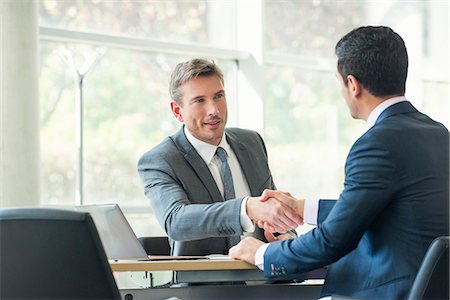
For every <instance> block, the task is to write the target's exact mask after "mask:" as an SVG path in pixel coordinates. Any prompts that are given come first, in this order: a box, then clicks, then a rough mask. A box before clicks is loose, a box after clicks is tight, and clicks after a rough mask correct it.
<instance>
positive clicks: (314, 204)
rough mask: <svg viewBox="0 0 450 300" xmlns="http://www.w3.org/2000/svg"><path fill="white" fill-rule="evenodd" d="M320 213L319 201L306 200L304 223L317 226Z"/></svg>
mask: <svg viewBox="0 0 450 300" xmlns="http://www.w3.org/2000/svg"><path fill="white" fill-rule="evenodd" d="M318 212H319V199H306V200H305V207H304V208H303V221H304V222H305V223H306V224H309V225H317V214H318Z"/></svg>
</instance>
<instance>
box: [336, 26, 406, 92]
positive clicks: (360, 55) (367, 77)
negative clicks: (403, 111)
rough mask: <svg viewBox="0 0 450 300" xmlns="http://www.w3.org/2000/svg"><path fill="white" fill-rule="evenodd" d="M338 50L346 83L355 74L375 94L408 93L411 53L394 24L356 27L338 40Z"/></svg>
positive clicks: (340, 68)
mask: <svg viewBox="0 0 450 300" xmlns="http://www.w3.org/2000/svg"><path fill="white" fill-rule="evenodd" d="M335 52H336V55H337V58H338V63H337V69H338V72H339V73H340V74H341V76H342V78H343V79H344V82H345V84H347V76H348V75H353V76H355V78H356V79H357V80H358V81H359V82H360V83H361V84H362V85H363V87H364V88H365V89H366V90H368V91H369V92H370V93H371V94H372V95H374V96H377V97H383V96H394V95H404V93H405V84H406V76H407V73H408V54H407V51H406V46H405V43H404V41H403V39H402V38H401V37H400V35H398V34H397V33H396V32H394V31H393V30H392V29H391V28H389V27H385V26H376V27H374V26H365V27H359V28H356V29H353V30H352V31H350V32H349V33H347V34H346V35H345V36H344V37H342V38H341V40H340V41H339V42H338V43H337V44H336V48H335Z"/></svg>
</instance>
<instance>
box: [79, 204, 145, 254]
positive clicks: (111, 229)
mask: <svg viewBox="0 0 450 300" xmlns="http://www.w3.org/2000/svg"><path fill="white" fill-rule="evenodd" d="M75 209H76V210H78V211H83V212H89V213H90V214H91V216H92V219H93V220H94V223H95V225H96V227H97V231H98V234H99V235H100V239H101V241H102V243H103V248H104V249H105V252H106V256H107V257H108V259H115V260H121V259H132V260H136V259H148V256H147V253H146V252H145V250H144V248H143V247H142V245H141V243H140V242H139V240H138V239H137V237H136V235H135V233H134V232H133V229H132V228H131V226H130V224H129V223H128V221H127V219H126V218H125V216H124V214H123V213H122V210H121V209H120V207H119V206H118V205H117V204H98V205H82V206H76V207H75Z"/></svg>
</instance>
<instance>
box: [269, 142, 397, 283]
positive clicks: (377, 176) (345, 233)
mask: <svg viewBox="0 0 450 300" xmlns="http://www.w3.org/2000/svg"><path fill="white" fill-rule="evenodd" d="M345 172H346V174H345V175H346V176H345V183H344V190H343V192H342V193H341V195H340V197H339V199H338V200H337V201H335V204H334V206H333V202H332V201H323V203H321V204H320V208H319V216H318V221H319V226H318V227H317V228H314V229H313V230H311V231H310V232H308V233H306V234H305V235H303V236H300V237H298V238H296V239H292V240H287V241H282V242H276V243H272V244H271V245H270V246H269V247H268V248H267V250H266V252H265V255H264V270H265V271H264V272H265V275H266V276H267V277H274V276H278V275H286V274H297V273H303V272H306V271H310V270H313V269H316V268H319V267H322V266H325V265H329V264H331V263H333V262H335V261H337V260H338V259H339V258H341V257H343V256H344V255H346V254H347V253H349V252H351V251H352V250H353V249H355V248H356V247H357V245H358V243H359V241H360V239H361V237H362V236H363V234H364V233H365V232H366V230H367V229H368V227H369V226H370V225H371V223H372V222H374V220H376V218H377V216H378V215H379V214H380V213H381V212H382V210H383V209H384V208H385V207H386V206H387V205H388V203H389V201H390V199H392V198H393V195H394V193H395V190H394V187H395V186H396V183H395V178H397V177H396V176H395V174H396V164H395V162H394V161H393V159H392V156H391V155H390V153H389V151H388V150H387V149H386V148H385V145H384V144H383V143H381V142H377V140H376V139H374V138H372V139H367V138H364V136H363V137H362V138H360V139H359V140H358V141H357V142H356V143H355V144H354V145H353V147H352V149H351V151H350V153H349V155H348V158H347V163H346V168H345ZM321 209H323V213H322V214H320V210H321Z"/></svg>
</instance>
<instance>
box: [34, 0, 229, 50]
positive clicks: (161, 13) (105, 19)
mask: <svg viewBox="0 0 450 300" xmlns="http://www.w3.org/2000/svg"><path fill="white" fill-rule="evenodd" d="M233 5H234V4H233V2H223V3H214V2H213V1H161V0H147V1H100V0H64V1H60V0H43V1H40V23H41V25H43V26H48V27H57V28H64V29H71V30H77V31H93V32H101V33H106V34H113V35H125V36H131V37H139V38H149V39H157V40H160V41H168V42H187V43H201V44H211V45H215V46H223V45H227V44H228V45H229V47H230V46H231V45H230V42H233V41H234V40H235V39H234V31H233V30H229V31H227V32H225V33H226V34H225V35H223V34H222V35H221V37H220V40H219V39H217V38H215V35H214V34H213V32H212V31H213V30H212V28H214V27H215V26H216V22H220V23H223V22H224V21H223V20H228V19H233V18H232V14H233ZM217 10H220V11H217ZM230 14H231V15H230ZM219 20H220V21H219ZM226 22H228V21H226Z"/></svg>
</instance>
